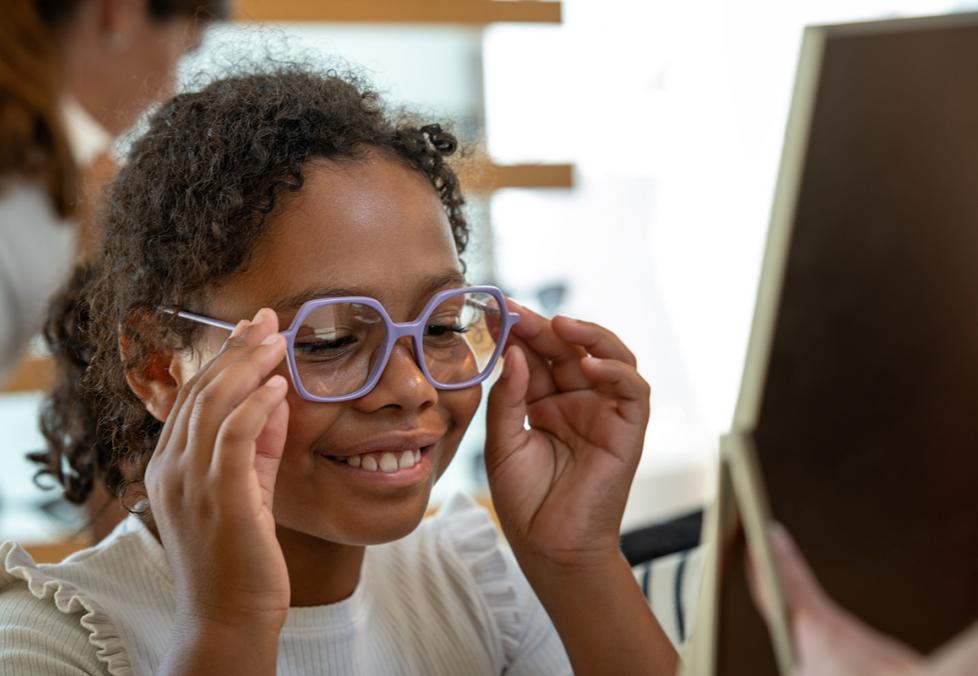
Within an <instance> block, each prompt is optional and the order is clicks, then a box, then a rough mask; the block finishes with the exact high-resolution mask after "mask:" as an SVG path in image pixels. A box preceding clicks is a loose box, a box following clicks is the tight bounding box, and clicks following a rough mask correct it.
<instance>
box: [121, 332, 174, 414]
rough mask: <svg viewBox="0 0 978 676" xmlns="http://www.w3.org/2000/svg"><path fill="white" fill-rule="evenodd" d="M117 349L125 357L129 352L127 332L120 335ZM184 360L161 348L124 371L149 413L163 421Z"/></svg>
mask: <svg viewBox="0 0 978 676" xmlns="http://www.w3.org/2000/svg"><path fill="white" fill-rule="evenodd" d="M119 352H120V353H121V354H122V358H123V359H124V360H125V359H127V358H128V357H129V356H131V354H132V343H131V341H130V338H129V337H128V336H124V335H123V336H120V337H119ZM182 370H183V360H182V359H181V358H180V357H179V356H178V355H176V354H174V353H173V352H170V351H168V350H160V351H158V352H153V353H151V354H150V355H149V356H148V357H147V358H146V359H144V360H143V361H141V362H140V363H139V364H137V365H136V366H133V367H132V368H130V369H129V370H128V371H126V382H127V383H128V384H129V389H131V390H132V391H133V394H135V395H136V396H137V397H139V400H140V401H142V402H143V405H144V406H146V410H147V411H149V413H150V415H152V416H153V417H154V418H156V419H157V420H159V421H160V422H164V421H165V420H166V418H167V416H168V415H170V410H171V409H172V408H173V404H174V403H175V402H176V400H177V392H179V391H180V385H181V382H183V380H184V379H183V378H182V377H181V376H182Z"/></svg>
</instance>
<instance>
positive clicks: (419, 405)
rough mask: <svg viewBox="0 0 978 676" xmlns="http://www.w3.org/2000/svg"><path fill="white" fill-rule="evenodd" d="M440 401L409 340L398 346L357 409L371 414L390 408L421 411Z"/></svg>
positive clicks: (401, 340) (396, 343)
mask: <svg viewBox="0 0 978 676" xmlns="http://www.w3.org/2000/svg"><path fill="white" fill-rule="evenodd" d="M437 401H438V390H436V389H435V387H434V385H432V384H431V383H430V382H429V381H428V379H427V378H425V376H424V373H422V371H421V367H420V366H419V365H418V360H417V357H416V356H415V354H414V350H413V349H412V347H411V343H410V340H409V338H408V337H407V336H405V337H403V338H401V339H400V340H398V341H397V342H395V343H394V347H393V348H392V349H391V356H390V359H388V360H387V364H386V366H385V367H384V371H383V372H382V373H381V374H380V380H378V381H377V385H376V386H375V387H374V389H372V390H371V391H370V392H368V393H367V394H366V396H364V397H361V398H360V399H359V400H357V405H358V407H360V408H363V409H364V410H368V411H374V410H378V409H381V408H386V407H395V408H398V409H402V410H405V411H419V410H423V409H425V408H429V407H430V406H434V405H435V403H436V402H437Z"/></svg>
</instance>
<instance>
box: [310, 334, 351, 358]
mask: <svg viewBox="0 0 978 676" xmlns="http://www.w3.org/2000/svg"><path fill="white" fill-rule="evenodd" d="M357 342H358V341H357V338H356V336H353V335H347V336H337V337H336V338H330V339H325V340H316V341H301V342H300V341H296V343H295V353H296V356H297V357H298V356H302V357H311V358H317V359H329V358H332V357H337V356H340V355H342V354H344V353H345V352H347V351H348V350H349V349H350V348H351V347H352V346H354V345H356V343H357Z"/></svg>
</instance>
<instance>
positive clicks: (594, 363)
mask: <svg viewBox="0 0 978 676" xmlns="http://www.w3.org/2000/svg"><path fill="white" fill-rule="evenodd" d="M581 361H585V362H587V363H588V364H591V365H592V366H597V365H598V364H600V363H601V360H600V359H598V358H597V357H592V356H591V355H588V356H586V357H584V359H582V360H581Z"/></svg>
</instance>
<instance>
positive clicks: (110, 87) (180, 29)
mask: <svg viewBox="0 0 978 676" xmlns="http://www.w3.org/2000/svg"><path fill="white" fill-rule="evenodd" d="M203 30H204V26H202V25H201V24H200V23H199V22H197V21H196V20H195V19H193V18H192V17H187V16H179V15H178V16H174V17H171V18H168V19H166V20H163V21H159V20H157V19H155V18H154V17H153V16H151V15H150V13H149V8H148V3H147V0H86V1H85V2H82V3H80V5H79V7H78V9H77V11H76V12H75V14H74V15H73V16H71V17H68V19H67V20H66V21H65V25H64V26H61V27H60V32H61V35H60V37H61V47H62V54H63V56H62V72H63V73H64V80H65V88H66V90H67V91H68V92H69V93H71V94H72V95H73V96H74V97H75V98H76V99H78V101H79V102H80V103H81V104H82V106H83V107H84V108H85V109H86V110H87V111H88V112H89V114H90V115H92V117H94V118H95V119H96V120H97V121H98V122H99V123H100V124H101V125H102V126H103V127H105V128H106V129H107V130H108V131H109V132H110V133H111V134H113V135H119V134H121V133H122V132H123V131H125V130H126V129H128V128H129V127H130V126H132V124H133V123H134V122H135V121H136V119H137V118H138V117H139V115H140V114H141V113H142V111H143V110H145V109H146V107H147V106H149V105H150V104H152V103H155V102H156V101H160V100H162V99H164V98H167V97H169V96H171V95H172V94H173V91H174V87H175V84H176V72H177V63H178V62H179V60H180V58H181V57H183V56H184V55H185V54H188V53H189V52H192V51H194V50H195V49H197V47H199V46H200V43H201V40H202V37H203Z"/></svg>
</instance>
